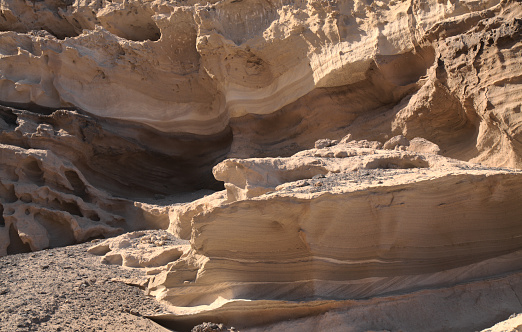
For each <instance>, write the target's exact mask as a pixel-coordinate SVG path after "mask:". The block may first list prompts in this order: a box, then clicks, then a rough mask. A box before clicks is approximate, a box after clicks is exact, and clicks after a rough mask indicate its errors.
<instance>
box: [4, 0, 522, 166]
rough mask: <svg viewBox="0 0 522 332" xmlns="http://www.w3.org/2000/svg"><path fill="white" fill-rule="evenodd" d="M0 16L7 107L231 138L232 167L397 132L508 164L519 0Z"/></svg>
mask: <svg viewBox="0 0 522 332" xmlns="http://www.w3.org/2000/svg"><path fill="white" fill-rule="evenodd" d="M2 13H3V14H2V16H0V27H1V29H2V30H4V31H5V32H2V33H1V34H0V40H1V43H0V44H1V45H2V46H1V48H0V72H1V73H2V77H1V81H0V82H1V87H2V88H1V91H0V100H1V101H2V102H4V103H11V104H13V103H17V104H18V105H20V104H29V103H35V104H37V105H41V106H45V107H51V108H61V107H71V106H74V107H78V108H80V109H82V110H83V111H85V112H88V113H90V114H92V115H95V116H97V117H103V118H111V119H119V120H125V121H128V122H130V123H136V124H137V125H138V126H150V127H153V128H155V129H156V130H158V131H160V132H163V133H177V134H180V133H190V134H195V135H205V136H207V135H221V136H222V135H223V133H225V132H227V131H228V132H230V130H232V131H233V133H234V137H235V139H234V140H233V142H231V141H228V144H229V145H230V144H231V151H230V154H229V156H233V157H241V158H244V157H254V156H259V157H264V156H276V155H284V156H289V155H291V154H293V153H295V152H297V151H299V150H302V149H306V148H310V147H311V146H312V144H313V142H314V141H315V140H317V139H319V138H324V137H330V138H332V139H336V138H337V139H338V138H340V137H342V136H344V135H346V134H347V133H352V135H353V138H355V139H369V140H379V141H381V142H383V143H384V142H385V141H386V140H388V139H389V138H390V137H393V136H396V135H399V134H402V135H404V136H406V138H408V139H412V138H414V137H423V138H426V139H428V140H430V141H432V142H434V143H436V144H438V145H439V146H440V148H441V152H442V154H444V155H447V156H450V157H453V158H458V159H464V160H472V161H480V162H483V163H487V164H490V165H500V164H502V165H507V166H515V165H520V159H519V157H517V156H518V155H519V154H518V151H519V150H520V142H519V139H518V135H519V133H518V129H517V128H519V126H518V125H517V123H518V121H520V118H521V117H520V112H519V111H518V109H519V108H520V100H519V98H518V97H517V96H518V95H519V94H520V91H519V90H518V89H519V84H518V83H517V82H518V77H519V76H520V72H519V69H520V66H519V62H520V21H519V20H518V19H517V17H519V16H520V15H519V14H520V6H519V3H518V2H517V1H501V2H499V1H478V2H460V1H459V2H455V3H452V2H450V3H441V2H438V1H428V2H423V3H422V4H421V3H417V2H414V3H410V2H401V1H398V2H396V1H392V2H387V1H386V2H382V3H381V2H379V3H377V2H375V3H366V2H363V1H340V2H328V1H297V2H287V1H281V0H280V1H275V2H270V3H266V2H262V1H257V0H256V1H219V2H215V1H211V2H207V1H205V3H204V4H203V3H199V2H198V1H189V2H187V3H183V5H181V4H179V3H176V2H174V3H166V2H163V1H159V0H157V1H150V2H144V3H142V2H136V1H131V2H125V3H121V2H118V1H116V2H103V3H100V2H98V1H93V2H89V1H87V2H85V1H83V2H74V3H68V2H59V1H58V2H48V1H46V2H34V3H31V2H25V1H22V0H13V1H8V2H6V3H5V4H4V7H3V9H2ZM39 29H42V30H40V32H38V31H36V30H39ZM42 31H43V32H42ZM13 68H17V69H16V70H14V69H13ZM507 68H508V69H507ZM230 128H231V129H230ZM211 140H212V141H213V140H214V139H211ZM148 147H149V148H152V147H151V146H150V145H148ZM218 159H219V158H218ZM218 159H215V160H214V162H218V161H220V160H218Z"/></svg>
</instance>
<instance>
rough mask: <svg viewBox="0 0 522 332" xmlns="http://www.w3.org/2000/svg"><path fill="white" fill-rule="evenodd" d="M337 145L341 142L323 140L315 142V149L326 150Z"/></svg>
mask: <svg viewBox="0 0 522 332" xmlns="http://www.w3.org/2000/svg"><path fill="white" fill-rule="evenodd" d="M337 143H339V142H338V141H336V140H331V139H328V138H323V139H320V140H317V141H315V148H316V149H322V148H326V147H329V146H334V145H336V144H337Z"/></svg>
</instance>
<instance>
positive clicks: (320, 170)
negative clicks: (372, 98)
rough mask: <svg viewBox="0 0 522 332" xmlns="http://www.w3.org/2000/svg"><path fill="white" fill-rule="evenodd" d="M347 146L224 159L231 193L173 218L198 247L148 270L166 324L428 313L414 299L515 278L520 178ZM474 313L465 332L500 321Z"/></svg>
mask: <svg viewBox="0 0 522 332" xmlns="http://www.w3.org/2000/svg"><path fill="white" fill-rule="evenodd" d="M345 141H346V140H341V142H340V143H338V144H335V145H332V146H328V147H323V148H320V149H312V150H306V151H302V152H299V153H297V154H295V155H293V156H292V157H289V158H254V159H245V160H240V159H233V160H226V161H224V162H222V163H220V164H218V165H217V166H216V167H215V168H214V174H215V175H216V177H217V178H218V179H222V180H224V181H225V187H226V188H227V191H226V195H224V193H221V194H219V195H218V193H216V194H214V195H212V196H208V197H205V198H202V199H200V200H196V201H194V202H192V203H190V204H186V205H182V206H174V207H172V208H170V220H171V226H170V230H171V231H173V232H175V234H177V235H178V236H182V237H185V238H186V239H190V249H189V250H185V251H184V252H183V254H182V255H180V257H179V258H178V259H176V260H173V261H171V262H168V263H166V264H165V265H164V266H163V267H158V268H155V269H148V273H149V274H151V275H154V277H152V278H151V279H150V281H149V283H148V286H147V287H148V291H149V293H150V294H151V295H155V296H156V297H157V298H158V299H160V300H162V301H165V302H167V303H169V304H171V305H172V306H173V307H172V310H173V312H175V313H176V314H175V315H172V316H162V317H157V318H156V319H158V321H162V322H163V323H164V324H166V325H167V326H170V327H173V328H181V329H183V327H184V326H188V325H190V324H193V325H197V322H198V320H201V319H208V317H213V318H215V319H218V320H220V321H221V322H223V323H225V324H228V325H234V326H236V325H237V326H240V327H242V328H245V329H249V328H254V327H255V326H258V325H262V324H272V325H270V326H273V327H270V328H267V327H265V328H267V329H269V330H272V329H273V330H278V329H279V328H281V327H280V325H278V324H280V323H278V322H280V321H284V320H287V319H289V318H292V319H295V318H298V317H308V316H310V315H317V314H321V313H325V312H329V311H331V310H333V309H335V310H341V311H342V310H347V308H348V307H356V308H360V310H363V309H362V307H363V306H364V305H363V303H364V301H363V299H367V298H374V297H382V296H387V297H390V301H392V302H393V301H399V300H398V298H397V296H398V295H399V294H410V295H407V296H405V298H403V299H402V300H400V301H421V303H422V301H423V299H422V296H420V295H416V294H415V293H412V292H414V291H416V290H418V289H433V288H451V287H454V286H455V285H456V284H469V285H472V284H473V282H474V281H475V280H483V279H488V278H492V277H495V276H498V275H501V274H509V273H514V272H517V271H518V270H519V267H520V266H521V265H520V264H521V263H522V261H521V256H520V253H521V252H520V249H521V248H522V242H521V241H520V238H519V237H516V236H513V234H520V232H522V229H521V226H520V213H521V210H520V208H519V197H521V195H522V191H521V190H522V189H521V188H522V173H521V172H518V171H514V170H510V169H507V168H491V167H485V166H478V165H476V164H471V163H466V162H462V161H458V160H454V159H448V158H446V157H443V156H439V155H436V154H433V153H419V152H413V151H405V149H404V150H403V149H399V148H397V149H395V150H388V149H379V148H375V146H380V145H381V144H379V143H378V142H369V141H348V142H345ZM413 141H415V140H412V142H413ZM423 143H424V144H426V145H430V144H433V143H430V142H428V141H426V140H424V141H423ZM372 146H373V147H372ZM117 241H119V242H118V243H121V242H125V241H126V240H125V239H123V240H117ZM100 246H102V247H103V246H107V245H106V244H103V243H102V244H101V245H99V247H100ZM115 247H118V246H117V245H115ZM95 250H96V249H95ZM165 250H166V252H167V251H168V250H167V249H165ZM134 255H136V253H134ZM145 255H148V254H145ZM104 259H105V260H107V259H108V258H107V257H105V258H104ZM120 264H121V263H120ZM514 280H518V279H514ZM513 282H514V284H516V285H518V286H517V287H519V285H520V282H519V281H513ZM470 287H477V289H480V290H479V292H483V291H484V292H486V290H485V289H483V288H484V287H485V286H484V285H480V284H477V285H475V284H473V286H470ZM495 287H497V286H495ZM498 287H500V286H498ZM486 293H487V292H486ZM484 294H485V293H484ZM509 294H510V293H506V296H508V295H509ZM418 296H420V298H418ZM244 300H248V301H249V302H248V304H245V303H243V301H244ZM349 300H350V301H355V300H359V302H353V303H352V302H349ZM303 301H304V302H303ZM437 301H439V300H437ZM297 302H298V303H299V305H298V304H297ZM349 303H351V304H349ZM517 303H518V302H516V303H514V304H511V305H507V306H506V308H504V309H503V310H519V307H518V306H519V303H518V304H517ZM455 305H457V304H455ZM401 307H402V305H399V304H397V308H396V309H393V310H399V311H400V310H403V309H400V308H401ZM239 308H241V309H239ZM238 310H239V313H238ZM350 310H351V309H350ZM383 310H391V309H390V308H388V309H383ZM477 310H478V311H480V310H482V311H481V312H482V315H483V317H482V318H480V319H476V321H474V322H473V323H470V322H469V321H466V322H465V323H464V320H463V321H462V322H461V323H458V322H456V323H455V326H462V325H459V324H464V325H465V326H466V328H469V327H470V326H471V327H480V326H482V325H483V324H487V323H489V322H491V321H493V320H494V319H496V315H498V312H496V311H495V310H490V311H484V310H483V309H477ZM252 316H255V317H258V318H255V319H254V318H251V317H252ZM247 317H248V319H247ZM341 317H342V315H341ZM435 319H436V318H432V319H431V323H430V324H435ZM410 321H411V323H413V321H414V319H411V320H410ZM316 323H317V322H316ZM317 324H319V325H317V326H320V327H321V329H322V328H323V327H324V326H327V325H321V324H327V323H326V322H323V321H320V322H318V323H317ZM405 324H406V325H407V324H410V323H405ZM312 325H313V324H312ZM285 326H286V325H285ZM314 326H315V328H317V326H316V325H314ZM358 326H359V328H360V326H365V325H364V324H363V325H358ZM428 326H429V324H428ZM285 328H290V327H285ZM301 328H302V327H299V328H297V327H296V328H295V330H296V331H297V330H299V329H301ZM330 328H331V327H330ZM344 328H345V325H342V328H340V329H335V328H333V330H335V331H337V330H343V329H344ZM365 328H369V327H368V326H367V327H365ZM290 329H291V330H292V328H290ZM357 329H358V328H355V329H354V330H357ZM432 329H433V328H432V327H431V328H427V330H432ZM304 330H306V331H308V330H310V331H311V330H313V329H306V328H305V329H304Z"/></svg>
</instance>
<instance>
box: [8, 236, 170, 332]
mask: <svg viewBox="0 0 522 332" xmlns="http://www.w3.org/2000/svg"><path fill="white" fill-rule="evenodd" d="M92 245H93V243H84V244H79V245H75V246H69V247H64V248H56V249H49V250H43V251H40V252H33V253H27V254H17V255H11V256H6V257H0V331H3V332H7V331H82V332H83V331H150V332H157V331H166V329H164V328H162V327H161V326H159V325H157V324H155V323H154V322H152V321H150V320H149V319H147V318H145V317H143V316H144V315H154V314H160V313H163V312H166V310H165V309H166V308H165V307H164V306H163V305H162V304H160V303H159V302H157V301H156V300H154V298H152V297H148V296H146V295H145V294H144V292H143V290H141V289H139V288H138V287H133V286H129V285H127V284H125V283H123V282H119V281H114V279H117V278H134V277H139V276H142V275H143V273H144V272H143V270H142V269H130V268H122V267H120V266H114V265H104V264H100V257H98V256H94V255H91V254H89V253H87V251H86V250H87V249H88V248H89V247H90V246H92Z"/></svg>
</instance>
